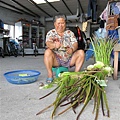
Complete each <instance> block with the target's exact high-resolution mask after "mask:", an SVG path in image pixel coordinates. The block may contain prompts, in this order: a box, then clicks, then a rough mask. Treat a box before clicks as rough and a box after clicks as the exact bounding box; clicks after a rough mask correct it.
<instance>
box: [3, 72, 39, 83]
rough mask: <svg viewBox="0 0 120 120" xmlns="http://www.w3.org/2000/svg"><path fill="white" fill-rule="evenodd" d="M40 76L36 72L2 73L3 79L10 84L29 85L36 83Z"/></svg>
mask: <svg viewBox="0 0 120 120" xmlns="http://www.w3.org/2000/svg"><path fill="white" fill-rule="evenodd" d="M40 74H41V73H40V72H39V71H36V70H17V71H10V72H7V73H4V77H5V78H6V80H7V81H8V82H10V83H12V84H29V83H33V82H35V81H37V80H38V77H39V75H40Z"/></svg>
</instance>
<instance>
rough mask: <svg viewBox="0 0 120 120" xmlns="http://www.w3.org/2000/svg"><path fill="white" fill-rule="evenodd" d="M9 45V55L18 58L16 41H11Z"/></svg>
mask: <svg viewBox="0 0 120 120" xmlns="http://www.w3.org/2000/svg"><path fill="white" fill-rule="evenodd" d="M6 45H7V53H8V55H9V56H11V55H14V56H15V57H17V56H18V46H19V45H18V43H16V42H15V40H9V41H8V43H7V44H6Z"/></svg>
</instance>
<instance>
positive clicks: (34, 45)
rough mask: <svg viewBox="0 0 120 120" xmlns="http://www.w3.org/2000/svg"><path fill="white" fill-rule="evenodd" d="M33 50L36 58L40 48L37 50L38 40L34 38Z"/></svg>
mask: <svg viewBox="0 0 120 120" xmlns="http://www.w3.org/2000/svg"><path fill="white" fill-rule="evenodd" d="M31 40H32V48H33V50H34V55H35V57H36V56H37V55H38V48H37V38H32V39H31Z"/></svg>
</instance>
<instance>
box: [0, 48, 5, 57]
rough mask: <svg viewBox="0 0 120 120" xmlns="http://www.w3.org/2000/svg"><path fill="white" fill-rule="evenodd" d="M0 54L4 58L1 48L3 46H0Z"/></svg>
mask: <svg viewBox="0 0 120 120" xmlns="http://www.w3.org/2000/svg"><path fill="white" fill-rule="evenodd" d="M0 55H1V56H2V58H4V57H5V56H4V50H3V48H2V47H0Z"/></svg>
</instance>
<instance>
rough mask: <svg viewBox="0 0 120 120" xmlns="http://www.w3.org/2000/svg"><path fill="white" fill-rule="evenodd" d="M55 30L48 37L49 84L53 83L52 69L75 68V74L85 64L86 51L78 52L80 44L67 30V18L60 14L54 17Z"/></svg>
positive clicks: (47, 66) (46, 60) (46, 52)
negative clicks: (61, 67) (60, 67)
mask: <svg viewBox="0 0 120 120" xmlns="http://www.w3.org/2000/svg"><path fill="white" fill-rule="evenodd" d="M54 26H55V29H52V30H50V31H49V32H48V33H47V35H46V46H47V49H46V50H45V53H44V63H45V66H46V69H47V73H48V77H47V79H46V82H47V83H51V82H52V81H53V73H52V67H59V66H64V67H71V66H75V72H79V71H80V69H81V67H82V65H83V63H84V56H85V55H84V50H77V49H78V43H77V40H76V37H75V35H74V33H73V32H72V31H70V30H66V17H65V15H62V14H59V15H57V16H55V17H54Z"/></svg>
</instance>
